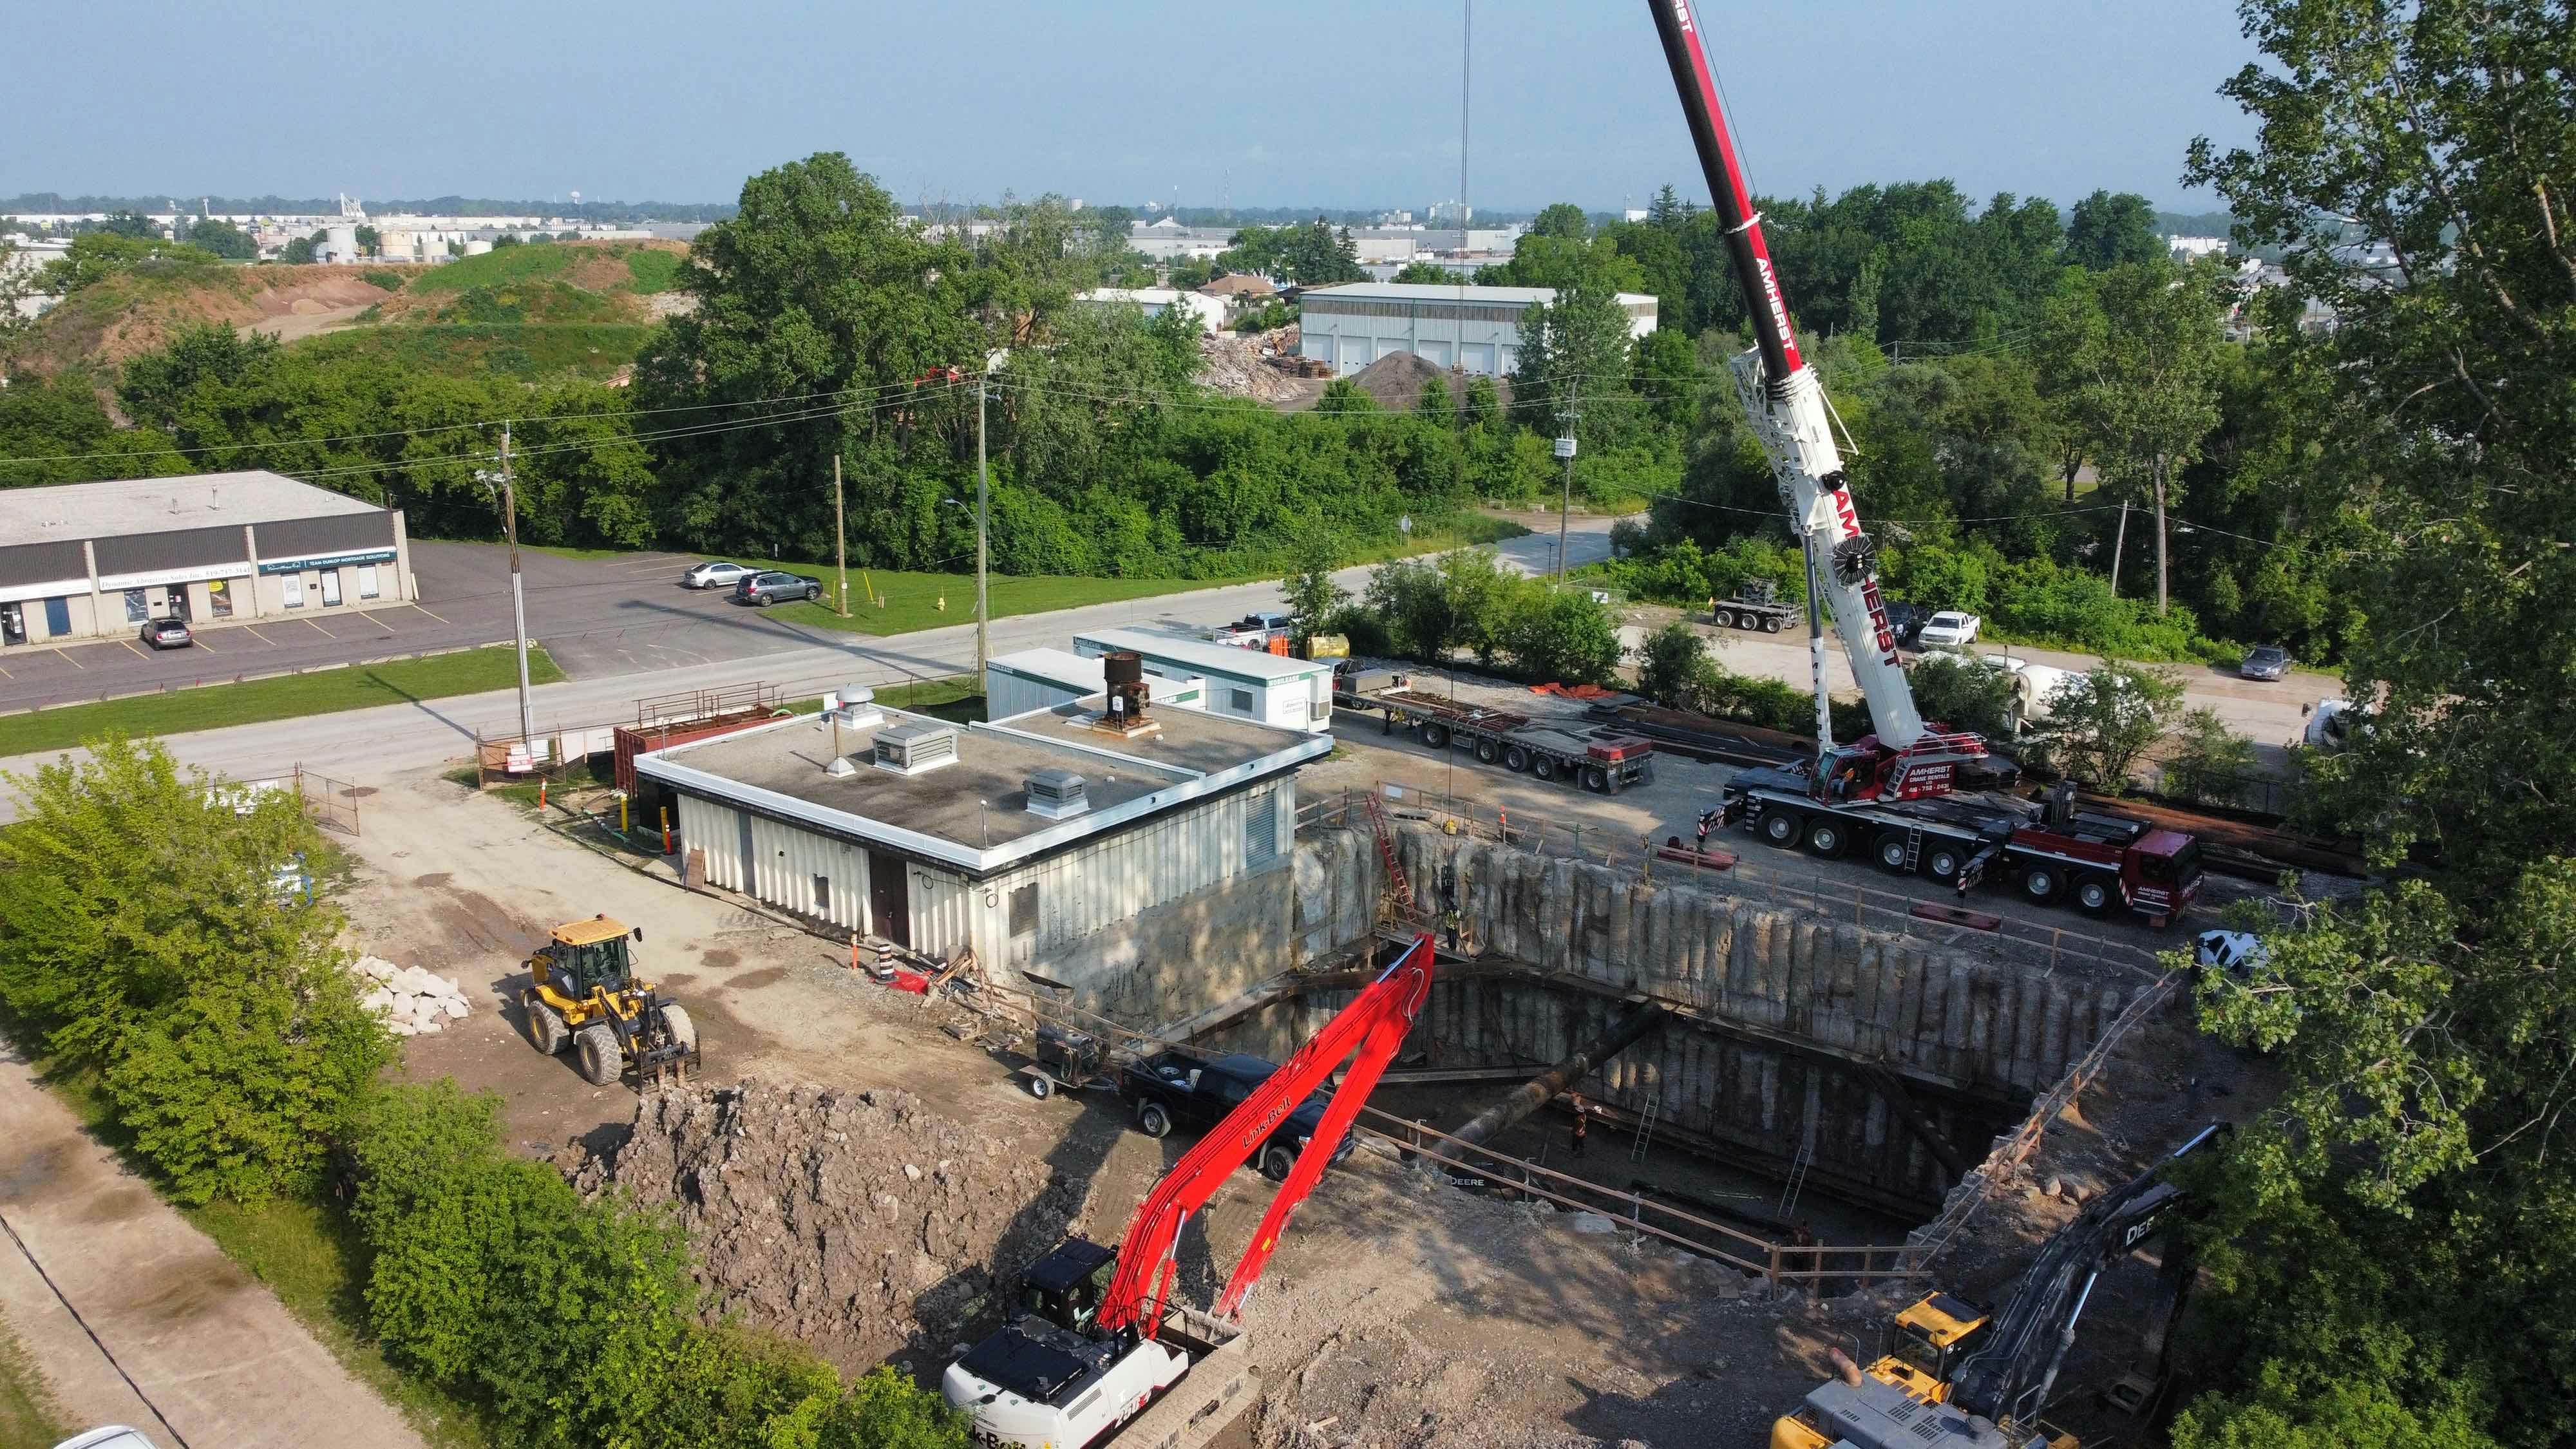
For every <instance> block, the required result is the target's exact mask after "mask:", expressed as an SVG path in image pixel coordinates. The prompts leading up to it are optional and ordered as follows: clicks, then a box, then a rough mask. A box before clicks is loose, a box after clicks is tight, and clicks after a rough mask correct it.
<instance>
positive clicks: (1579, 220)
mask: <svg viewBox="0 0 2576 1449" xmlns="http://www.w3.org/2000/svg"><path fill="white" fill-rule="evenodd" d="M1665 189H1666V190H1668V191H1669V190H1670V189H1671V188H1670V187H1666V188H1665ZM1522 235H1524V236H1546V237H1556V238H1558V239H1560V240H1563V241H1573V242H1580V241H1590V240H1591V239H1592V222H1591V219H1590V218H1588V217H1586V216H1585V215H1584V214H1583V208H1582V207H1579V206H1577V205H1575V204H1574V203H1573V202H1570V201H1558V202H1552V203H1550V204H1549V205H1547V206H1545V207H1542V208H1540V210H1539V214H1538V215H1536V216H1534V217H1532V218H1530V224H1529V230H1527V231H1526V232H1524V233H1522Z"/></svg>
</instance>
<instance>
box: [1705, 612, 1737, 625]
mask: <svg viewBox="0 0 2576 1449" xmlns="http://www.w3.org/2000/svg"><path fill="white" fill-rule="evenodd" d="M1708 622H1709V623H1711V624H1713V625H1715V626H1716V627H1718V628H1720V629H1732V628H1734V627H1735V616H1734V615H1733V614H1730V613H1728V612H1727V611H1725V610H1724V609H1717V610H1713V611H1711V612H1710V614H1709V616H1708Z"/></svg>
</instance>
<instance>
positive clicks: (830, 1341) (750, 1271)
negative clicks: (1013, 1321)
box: [576, 1082, 1083, 1367]
mask: <svg viewBox="0 0 2576 1449" xmlns="http://www.w3.org/2000/svg"><path fill="white" fill-rule="evenodd" d="M576 1182H577V1183H578V1185H579V1186H580V1187H581V1188H582V1190H583V1191H585V1192H597V1191H599V1190H601V1189H603V1188H605V1187H607V1186H609V1185H610V1184H612V1183H613V1184H614V1185H615V1186H617V1187H619V1188H621V1189H623V1190H625V1191H626V1192H627V1193H629V1194H631V1195H632V1196H633V1198H634V1199H635V1200H636V1201H637V1202H639V1203H643V1204H645V1205H648V1206H650V1205H660V1204H669V1205H671V1206H672V1207H673V1208H674V1209H675V1210H676V1211H677V1213H678V1216H679V1220H680V1222H681V1223H682V1224H683V1225H684V1226H685V1227H686V1228H687V1229H688V1232H689V1237H690V1241H691V1244H692V1246H693V1247H694V1248H695V1250H696V1252H697V1255H698V1259H699V1261H700V1263H701V1264H702V1265H703V1266H702V1267H701V1269H700V1270H699V1274H698V1277H699V1281H700V1283H701V1284H702V1285H703V1286H704V1287H705V1288H706V1290H707V1294H708V1297H709V1299H710V1303H709V1309H710V1311H711V1313H713V1314H716V1315H719V1316H721V1315H735V1316H738V1317H739V1318H740V1319H741V1320H742V1321H743V1322H745V1323H748V1324H750V1325H752V1326H754V1327H760V1328H768V1329H774V1330H776V1331H778V1332H780V1333H784V1334H788V1335H791V1336H793V1337H795V1338H799V1339H802V1340H804V1341H805V1342H807V1343H809V1344H811V1345H813V1346H814V1347H815V1348H816V1349H817V1350H819V1351H821V1352H822V1353H824V1354H825V1355H826V1356H827V1357H831V1358H833V1359H835V1360H838V1361H841V1362H842V1363H844V1365H845V1366H853V1367H854V1366H857V1365H860V1364H865V1363H872V1362H874V1361H876V1360H878V1359H881V1358H884V1357H886V1356H888V1355H889V1354H892V1353H894V1352H896V1351H897V1350H899V1349H902V1348H906V1347H912V1348H930V1349H944V1348H946V1347H947V1346H948V1345H949V1344H950V1343H951V1342H953V1341H954V1340H955V1338H956V1337H957V1336H958V1334H959V1333H960V1331H961V1330H962V1329H963V1328H964V1327H965V1326H966V1324H967V1322H968V1320H970V1319H973V1318H976V1317H978V1316H980V1315H983V1314H985V1313H986V1312H987V1311H988V1310H992V1309H995V1308H997V1307H999V1306H1001V1305H1002V1304H1004V1303H1006V1302H1007V1299H1008V1295H1009V1294H1010V1293H1011V1292H1012V1291H1015V1290H1016V1288H1017V1286H1018V1280H1019V1274H1020V1272H1021V1270H1022V1269H1024V1268H1025V1267H1027V1266H1028V1264H1029V1263H1031V1262H1032V1261H1034V1260H1035V1259H1037V1258H1038V1257H1039V1256H1040V1255H1042V1254H1044V1253H1045V1252H1047V1251H1048V1250H1049V1249H1051V1248H1053V1247H1054V1246H1055V1245H1056V1244H1057V1243H1059V1242H1061V1241H1063V1239H1064V1236H1065V1233H1066V1231H1067V1229H1068V1227H1069V1226H1070V1225H1071V1224H1072V1223H1073V1222H1074V1221H1075V1220H1076V1219H1077V1217H1078V1216H1079V1214H1080V1211H1081V1208H1082V1201H1083V1189H1082V1188H1081V1187H1080V1186H1078V1185H1074V1184H1069V1183H1067V1182H1065V1181H1064V1180H1062V1179H1061V1178H1060V1177H1059V1176H1058V1175H1057V1174H1056V1173H1055V1172H1054V1171H1053V1170H1051V1169H1050V1168H1049V1167H1048V1166H1047V1165H1046V1164H1045V1163H1044V1162H1041V1161H1034V1160H1031V1159H1028V1158H1025V1157H1022V1156H1019V1155H1016V1154H1015V1153H1014V1152H1012V1151H1011V1150H1010V1148H1009V1147H1008V1146H1007V1145H1006V1144H1004V1143H1003V1142H1002V1141H1001V1140H999V1139H997V1138H994V1137H990V1136H987V1135H985V1134H983V1133H980V1132H976V1131H973V1130H971V1129H968V1128H966V1127H963V1126H961V1125H959V1124H958V1123H956V1122H953V1121H951V1120H949V1119H948V1118H946V1117H942V1116H939V1115H937V1114H935V1113H932V1112H929V1111H926V1110H924V1109H923V1107H922V1105H921V1101H920V1099H919V1098H917V1097H915V1096H913V1095H912V1094H911V1093H909V1092H894V1091H872V1092H835V1091H829V1090H826V1089H824V1088H820V1087H813V1086H777V1085H769V1084H764V1083H760V1082H745V1083H743V1084H741V1085H740V1086H735V1087H712V1088H711V1087H690V1088H684V1089H681V1090H677V1091H670V1092H663V1093H660V1094H657V1095H654V1096H650V1097H647V1098H645V1099H643V1100H642V1101H640V1102H639V1103H638V1104H637V1107H636V1113H635V1126H634V1129H633V1131H632V1133H631V1135H629V1136H628V1138H627V1139H626V1141H625V1142H624V1143H623V1144H622V1145H620V1146H619V1147H618V1148H616V1149H615V1150H614V1151H613V1152H611V1153H609V1154H607V1155H605V1156H602V1157H595V1158H593V1159H591V1160H590V1161H589V1162H588V1163H587V1164H586V1165H584V1166H583V1167H582V1168H581V1169H580V1170H579V1172H578V1173H577V1175H576Z"/></svg>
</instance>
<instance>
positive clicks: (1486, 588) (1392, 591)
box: [1335, 549, 1621, 684]
mask: <svg viewBox="0 0 2576 1449" xmlns="http://www.w3.org/2000/svg"><path fill="white" fill-rule="evenodd" d="M1363 615H1366V616H1371V617H1369V618H1363V617H1361V616H1363ZM1335 628H1336V632H1341V633H1347V634H1349V635H1350V638H1351V649H1352V652H1353V653H1355V654H1369V653H1379V652H1383V653H1387V654H1393V655H1395V656H1397V657H1399V658H1405V659H1413V660H1418V661H1421V662H1424V663H1431V662H1435V661H1438V660H1440V659H1442V658H1445V657H1447V655H1448V653H1449V651H1451V650H1452V649H1466V650H1470V651H1472V652H1473V653H1474V654H1475V656H1476V660H1477V662H1478V663H1479V664H1481V665H1483V666H1485V667H1487V668H1492V667H1493V666H1494V663H1495V661H1496V659H1497V658H1498V657H1500V658H1508V659H1509V660H1510V662H1511V666H1512V668H1513V669H1515V670H1516V671H1518V672H1519V673H1520V674H1522V675H1523V676H1524V677H1527V678H1530V679H1553V680H1558V681H1561V682H1564V683H1568V684H1602V683H1607V682H1608V681H1609V680H1610V679H1611V678H1612V677H1613V676H1614V675H1615V674H1616V673H1617V671H1618V667H1619V660H1620V653H1621V651H1620V646H1619V631H1618V628H1617V626H1616V625H1615V624H1613V623H1612V621H1611V618H1610V611H1609V610H1608V609H1607V608H1606V607H1604V606H1603V605H1601V604H1597V603H1594V602H1593V601H1592V598H1591V595H1590V594H1589V593H1588V592H1585V591H1582V590H1570V589H1558V588H1552V587H1550V586H1549V585H1547V584H1545V583H1543V582H1541V581H1539V580H1537V579H1527V578H1522V577H1520V576H1519V575H1517V574H1509V573H1505V572H1503V571H1502V570H1501V569H1500V568H1498V567H1496V565H1495V563H1494V559H1493V556H1492V555H1491V554H1488V553H1484V552H1482V551H1480V550H1476V549H1457V550H1454V551H1452V552H1450V553H1446V554H1443V555H1441V557H1440V558H1439V560H1438V561H1437V562H1431V561H1427V560H1421V559H1406V560H1399V561H1397V562H1394V563H1389V564H1382V565H1380V566H1379V567H1378V568H1377V569H1376V570H1374V571H1373V572H1371V573H1370V575H1369V582H1368V588H1367V589H1366V591H1365V592H1364V594H1363V603H1362V605H1361V606H1359V607H1356V608H1354V609H1350V610H1345V611H1343V612H1342V613H1340V614H1337V615H1336V616H1335ZM1364 641H1365V642H1364ZM1367 643H1382V644H1383V645H1384V648H1383V649H1382V650H1373V649H1370V648H1368V647H1366V644H1367Z"/></svg>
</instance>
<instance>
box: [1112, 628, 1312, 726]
mask: <svg viewBox="0 0 2576 1449" xmlns="http://www.w3.org/2000/svg"><path fill="white" fill-rule="evenodd" d="M1120 651H1124V652H1127V653H1132V654H1135V655H1136V656H1138V657H1139V658H1141V659H1143V660H1144V662H1145V672H1146V673H1147V674H1149V675H1152V676H1154V677H1155V678H1157V679H1165V678H1172V677H1175V676H1178V677H1181V678H1189V677H1193V676H1195V677H1198V678H1202V679H1204V680H1206V681H1207V684H1206V692H1207V712H1208V713H1210V714H1219V715H1225V716H1228V717H1229V718H1233V719H1242V720H1250V721H1252V722H1253V723H1254V724H1263V725H1269V726H1270V727H1272V728H1273V729H1283V730H1301V731H1303V732H1305V733H1307V734H1324V733H1328V732H1329V731H1330V730H1331V729H1332V727H1333V665H1332V662H1331V661H1330V660H1323V661H1315V660H1307V659H1290V658H1288V657H1286V656H1284V655H1278V654H1265V653H1262V652H1261V651H1259V650H1256V649H1237V648H1233V647H1231V646H1229V645H1224V644H1210V643H1207V642H1205V641H1204V640H1199V639H1186V638H1182V637H1180V636H1179V635H1175V634H1161V633H1156V632H1155V631H1153V630H1151V629H1100V630H1095V631H1092V632H1090V633H1084V634H1076V635H1074V636H1073V652H1074V653H1076V654H1079V655H1082V656H1084V657H1085V658H1089V659H1097V658H1099V657H1100V656H1101V655H1103V654H1110V653H1115V652H1120ZM1155 697H1156V699H1158V700H1159V699H1161V698H1162V688H1161V686H1160V685H1157V686H1156V687H1155Z"/></svg>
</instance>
